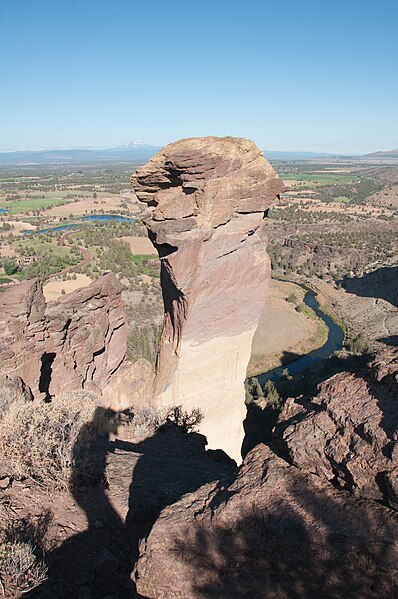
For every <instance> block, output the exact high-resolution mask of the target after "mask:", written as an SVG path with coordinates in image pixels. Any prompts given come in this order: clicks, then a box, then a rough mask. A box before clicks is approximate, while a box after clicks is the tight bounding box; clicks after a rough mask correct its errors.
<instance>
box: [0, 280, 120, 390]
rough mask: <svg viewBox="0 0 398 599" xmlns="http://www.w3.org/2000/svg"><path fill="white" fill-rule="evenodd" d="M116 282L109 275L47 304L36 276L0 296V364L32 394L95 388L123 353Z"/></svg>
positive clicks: (103, 381)
mask: <svg viewBox="0 0 398 599" xmlns="http://www.w3.org/2000/svg"><path fill="white" fill-rule="evenodd" d="M121 291H122V286H121V285H120V283H119V282H118V281H117V279H116V278H115V277H114V276H113V275H112V274H107V275H104V276H103V277H101V278H99V279H97V280H96V281H94V282H93V283H92V284H91V285H89V286H88V287H86V288H84V289H78V290H76V291H74V292H72V293H69V294H67V295H65V296H62V297H61V298H60V299H59V301H58V302H56V303H50V304H49V305H48V306H47V305H46V302H45V300H44V296H43V291H42V288H41V285H40V283H39V281H38V280H37V279H33V280H31V281H26V282H25V283H21V284H19V285H15V286H12V287H9V288H8V289H7V290H6V291H5V292H4V293H2V294H1V295H0V339H1V346H0V364H1V368H2V372H3V373H5V374H15V375H19V376H20V377H21V378H22V380H23V381H24V383H25V384H26V385H28V387H29V388H30V389H31V391H32V393H33V395H34V396H35V397H43V398H45V397H48V396H49V395H55V394H57V393H59V392H60V391H61V390H62V391H65V390H72V389H73V390H75V389H83V388H86V389H91V390H93V391H97V392H98V391H101V390H102V389H103V388H104V387H105V385H106V384H107V383H108V381H109V378H110V376H111V375H112V373H113V372H115V371H116V370H117V368H118V367H119V365H120V364H121V362H122V360H123V359H124V356H125V354H126V323H125V315H124V306H123V302H122V299H121Z"/></svg>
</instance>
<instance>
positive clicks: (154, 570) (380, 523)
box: [134, 445, 398, 599]
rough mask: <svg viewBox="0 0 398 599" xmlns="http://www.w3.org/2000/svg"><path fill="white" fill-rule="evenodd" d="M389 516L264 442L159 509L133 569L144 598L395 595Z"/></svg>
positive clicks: (396, 526) (397, 525)
mask: <svg viewBox="0 0 398 599" xmlns="http://www.w3.org/2000/svg"><path fill="white" fill-rule="evenodd" d="M397 574H398V515H397V514H396V513H395V512H394V511H392V510H389V509H388V508H385V507H383V506H381V505H378V504H377V503H375V502H373V501H367V500H363V499H358V498H356V497H354V496H352V495H349V494H348V493H346V492H344V491H338V490H337V489H335V488H333V487H332V486H331V485H329V483H328V482H327V481H326V480H325V479H323V478H321V477H319V476H316V475H313V474H306V473H304V472H302V471H300V470H299V469H298V468H296V467H294V466H291V465H289V464H287V463H286V462H284V461H283V460H282V459H280V458H278V457H276V456H275V455H274V454H273V453H272V452H271V450H270V449H269V448H267V447H266V446H264V445H259V446H257V447H256V448H255V449H254V450H252V451H251V452H250V453H249V454H248V456H247V457H246V459H245V461H244V463H243V465H242V466H241V468H240V470H239V473H238V475H237V477H236V478H235V479H234V480H233V481H232V482H228V479H224V480H220V481H219V482H218V483H217V484H207V485H205V486H203V487H201V488H200V489H199V490H198V491H196V492H194V493H190V494H188V495H185V496H184V497H183V498H182V499H181V500H180V501H179V502H178V503H176V504H174V505H172V506H170V507H167V508H166V509H164V510H163V512H162V513H161V515H160V517H159V519H158V520H157V521H156V523H155V525H154V526H153V528H152V531H151V533H150V534H149V537H148V539H147V540H146V541H143V542H142V543H141V547H140V558H139V560H138V563H137V566H136V568H135V572H134V578H135V580H136V584H137V590H138V592H139V593H140V595H141V596H145V597H146V598H147V599H155V598H156V599H197V598H198V597H203V598H205V597H208V598H210V597H214V598H217V599H223V598H226V597H228V598H229V599H235V598H236V599H241V598H242V597H255V598H256V599H257V598H258V599H260V598H264V599H293V598H295V599H319V598H320V597H322V599H347V597H350V599H363V598H364V597H366V598H367V599H385V598H386V597H396V596H398V578H397Z"/></svg>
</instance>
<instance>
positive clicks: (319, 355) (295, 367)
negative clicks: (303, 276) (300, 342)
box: [250, 291, 344, 387]
mask: <svg viewBox="0 0 398 599" xmlns="http://www.w3.org/2000/svg"><path fill="white" fill-rule="evenodd" d="M303 301H304V303H305V304H306V305H307V306H309V307H310V308H312V309H313V310H314V312H315V314H316V315H317V316H318V318H320V319H321V320H323V322H324V323H325V324H326V326H327V327H328V338H327V340H326V342H325V343H324V344H323V345H322V346H321V347H319V348H318V349H314V350H313V351H312V352H310V353H309V354H306V355H305V356H301V357H300V358H297V360H293V361H292V362H289V364H284V365H283V366H278V368H273V369H272V370H268V371H267V372H263V373H262V374H259V375H257V376H256V377H253V378H256V379H257V380H258V381H259V383H260V384H261V386H262V387H263V386H264V384H265V383H266V382H267V381H269V380H271V381H274V382H275V381H278V380H279V379H280V378H281V375H282V372H283V371H284V370H287V371H288V373H289V374H290V375H295V374H299V373H300V372H302V371H303V370H305V369H306V368H307V366H313V365H314V364H320V363H321V362H323V361H324V360H326V359H327V358H328V357H329V356H331V355H332V353H333V352H334V351H336V350H338V349H341V348H342V347H343V342H344V332H343V330H342V329H341V327H339V325H338V324H336V323H335V322H334V320H332V319H331V318H330V316H328V315H327V314H325V313H324V312H322V310H321V308H320V306H319V303H318V301H317V299H316V297H315V294H314V292H313V291H307V292H306V294H305V296H304V300H303ZM250 378H252V377H250Z"/></svg>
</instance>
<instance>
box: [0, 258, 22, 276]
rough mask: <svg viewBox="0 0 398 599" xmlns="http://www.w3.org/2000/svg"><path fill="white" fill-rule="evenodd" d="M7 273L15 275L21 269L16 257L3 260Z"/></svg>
mask: <svg viewBox="0 0 398 599" xmlns="http://www.w3.org/2000/svg"><path fill="white" fill-rule="evenodd" d="M3 268H4V272H5V273H6V275H13V274H15V273H16V272H18V271H19V264H18V262H17V261H16V260H15V259H14V258H6V259H5V260H4V262H3Z"/></svg>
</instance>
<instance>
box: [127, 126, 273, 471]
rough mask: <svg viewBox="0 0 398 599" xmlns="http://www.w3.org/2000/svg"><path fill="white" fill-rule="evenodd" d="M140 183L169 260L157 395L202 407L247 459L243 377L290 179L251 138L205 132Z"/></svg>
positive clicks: (142, 174)
mask: <svg viewBox="0 0 398 599" xmlns="http://www.w3.org/2000/svg"><path fill="white" fill-rule="evenodd" d="M132 185H133V187H134V190H135V192H136V194H137V197H138V198H139V200H141V201H143V202H146V203H147V204H148V210H147V212H146V214H145V215H144V220H145V223H146V225H147V228H148V231H149V237H150V239H151V241H152V242H153V243H154V245H155V247H156V248H157V249H158V252H159V256H160V258H161V283H162V290H163V297H164V304H165V324H164V330H163V335H162V339H161V345H160V350H159V358H158V369H157V376H156V381H155V395H156V397H157V399H158V400H159V401H161V402H162V403H163V404H164V405H182V406H183V407H184V408H185V409H188V410H190V409H193V408H197V407H199V408H201V410H202V411H203V413H204V419H203V422H202V425H201V431H202V432H203V433H204V434H205V435H206V436H207V438H208V441H209V446H210V447H211V448H222V449H223V450H225V451H226V452H227V453H229V454H230V455H231V456H232V457H233V458H235V459H237V460H240V448H241V442H242V438H243V428H242V421H243V419H244V414H245V406H244V387H243V383H244V380H245V376H246V368H247V364H248V362H249V359H250V353H251V341H252V337H253V335H254V332H255V330H256V328H257V324H258V319H259V316H260V313H261V310H262V307H263V303H264V299H265V292H266V285H267V282H268V279H269V259H268V256H267V250H266V243H267V240H266V236H265V234H264V230H263V227H262V225H263V222H264V217H265V216H266V212H267V209H268V208H269V206H270V204H271V202H272V200H273V199H274V198H275V197H276V196H277V195H278V194H279V193H280V192H281V191H282V189H283V183H282V181H281V180H280V179H279V178H278V176H277V175H276V173H275V171H274V170H273V168H272V167H271V166H270V164H269V163H268V162H267V161H266V160H265V159H264V157H263V155H262V153H261V152H260V151H259V150H258V148H257V147H256V146H255V144H254V143H253V142H251V141H248V140H245V139H240V138H232V137H225V138H219V137H207V138H193V139H185V140H181V141H178V142H176V143H173V144H170V145H169V146H167V147H166V148H164V149H163V150H162V151H161V152H159V153H158V154H156V156H154V157H153V158H152V159H151V160H150V161H149V162H148V164H147V165H145V166H144V167H141V168H139V169H137V171H136V172H135V173H134V175H133V176H132Z"/></svg>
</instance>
